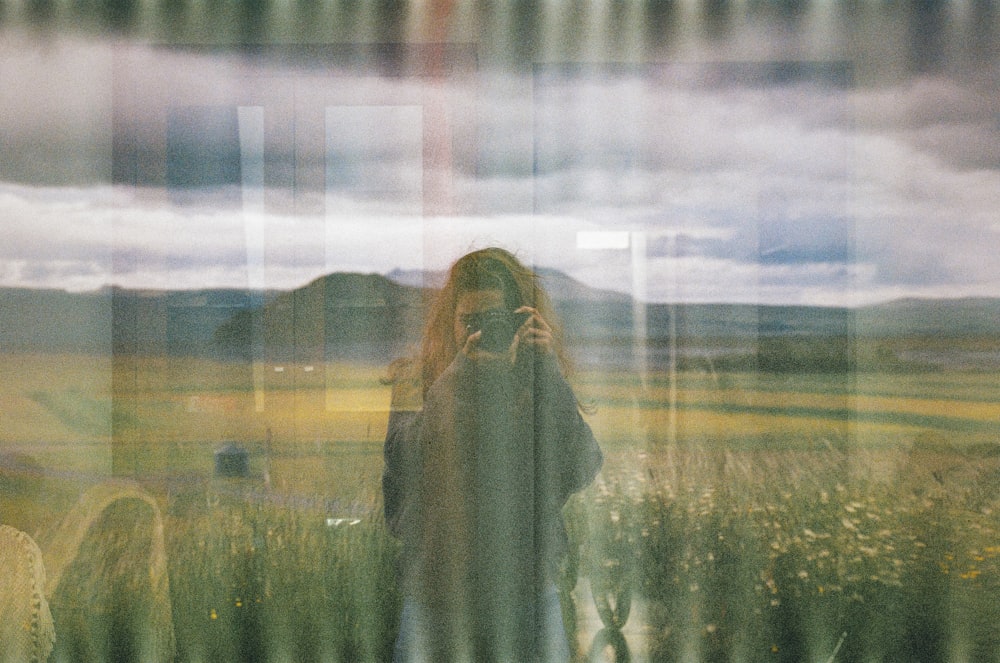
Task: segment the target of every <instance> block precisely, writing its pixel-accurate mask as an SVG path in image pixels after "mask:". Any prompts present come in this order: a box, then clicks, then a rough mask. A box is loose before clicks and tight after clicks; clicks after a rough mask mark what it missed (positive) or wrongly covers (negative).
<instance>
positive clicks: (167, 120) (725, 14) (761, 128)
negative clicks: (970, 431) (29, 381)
mask: <svg viewBox="0 0 1000 663" xmlns="http://www.w3.org/2000/svg"><path fill="white" fill-rule="evenodd" d="M435 4H436V3H424V4H423V5H419V7H421V8H422V9H417V8H414V9H412V10H411V11H409V12H407V13H405V14H404V15H403V16H402V17H399V16H388V15H378V14H371V15H369V14H366V13H365V12H364V11H361V12H354V13H351V15H350V17H349V18H350V19H351V21H353V22H352V23H350V25H349V26H348V27H343V22H344V21H345V20H346V19H345V16H346V14H345V13H344V10H341V13H340V14H335V15H330V16H326V15H320V16H311V17H310V18H309V20H308V22H306V21H305V19H303V18H302V17H299V16H295V15H289V16H284V15H282V14H280V11H279V10H278V9H273V10H272V11H271V12H270V13H269V14H265V15H261V16H247V15H242V16H241V17H237V18H240V20H239V21H235V22H233V21H228V20H227V19H226V17H221V18H220V17H214V18H211V20H215V21H217V22H218V25H219V26H220V27H219V30H218V31H216V32H213V31H211V30H209V29H208V28H206V27H205V24H206V20H207V19H206V18H205V17H204V16H194V17H188V16H185V15H183V14H178V15H174V16H172V17H170V20H169V21H168V20H167V18H165V17H164V15H163V14H156V15H151V16H144V15H142V13H141V10H135V13H134V14H129V15H127V16H125V17H124V19H122V17H117V18H115V20H110V19H109V18H108V17H107V16H105V17H101V16H96V17H93V18H92V20H89V22H88V20H83V21H82V23H83V27H82V28H81V27H77V26H75V23H74V21H73V20H71V19H70V18H66V17H62V16H60V15H45V16H41V17H38V16H33V15H29V14H24V15H23V16H21V15H19V14H17V12H12V13H8V15H7V18H6V22H4V23H0V86H2V89H3V93H2V94H0V223H2V224H3V225H2V227H3V235H2V237H3V240H4V241H3V242H2V243H0V285H5V286H26V287H55V288H67V289H71V290H88V289H94V288H99V287H101V286H103V285H107V284H112V283H113V284H117V285H123V286H131V287H156V288H198V287H219V286H232V287H247V286H248V285H249V286H255V287H269V288H290V287H296V286H299V285H302V284H304V283H306V282H308V281H310V280H311V279H313V278H316V277H317V276H320V275H322V274H324V273H327V272H331V271H363V272H379V273H385V272H388V271H390V270H392V269H394V268H402V269H440V268H442V267H444V266H446V265H447V264H448V263H449V262H450V261H451V260H453V259H454V258H456V257H458V256H459V255H461V253H462V252H464V251H466V250H468V249H470V248H475V247H480V246H485V245H489V244H495V243H499V244H502V245H504V246H507V247H508V248H512V249H514V250H515V251H516V252H518V253H519V254H520V255H521V256H522V257H524V258H525V259H526V260H528V261H530V262H532V263H534V264H537V265H542V266H546V267H554V268H558V269H562V270H564V271H566V272H567V273H569V274H571V275H572V276H574V277H576V278H577V279H579V280H581V281H583V282H585V283H588V284H590V285H593V286H596V287H602V288H611V289H616V290H620V291H623V292H629V293H632V294H634V295H636V296H638V297H641V298H643V299H647V300H652V301H700V302H705V301H737V302H761V303H806V304H820V305H856V304H866V303H871V302H878V301H885V300H890V299H894V298H898V297H905V296H923V297H952V296H1000V251H998V250H997V249H998V247H1000V46H998V44H1000V12H998V11H996V10H991V9H989V8H988V7H986V6H985V5H981V4H980V3H961V2H956V3H951V4H948V3H944V4H942V5H941V6H940V7H933V8H931V9H926V10H919V11H918V10H914V11H912V12H910V11H906V10H903V9H900V8H898V7H897V8H895V9H893V10H892V11H893V12H894V13H889V11H890V10H888V9H884V8H883V9H874V8H872V7H869V6H868V5H861V6H858V5H855V4H854V3H851V4H850V7H851V8H849V9H844V8H843V7H844V6H847V5H844V6H841V5H838V4H836V3H815V4H814V5H809V4H808V3H807V4H804V5H803V7H804V9H802V10H796V11H794V12H792V11H787V12H785V13H781V12H777V13H775V12H768V11H764V10H762V9H761V8H760V6H757V5H751V7H756V9H748V8H747V7H748V5H746V3H726V2H721V3H719V2H713V3H698V2H689V3H677V7H679V8H680V9H678V10H677V11H675V12H673V13H671V14H667V15H664V14H662V13H658V12H655V11H652V10H651V9H649V8H648V7H646V6H645V5H643V4H642V3H639V2H636V3H624V4H622V5H618V4H614V3H607V4H605V3H600V2H597V3H592V4H590V5H588V9H587V10H586V11H583V10H581V11H575V12H572V11H565V12H562V13H559V12H557V11H556V10H555V9H554V7H559V6H561V5H559V4H556V5H552V4H549V5H546V6H547V7H548V9H547V10H544V11H533V12H530V13H525V12H523V11H522V12H521V13H517V14H515V13H504V12H499V11H494V12H492V13H483V11H482V10H476V11H471V10H469V11H466V10H463V9H462V7H461V5H460V6H459V8H458V9H454V8H453V9H452V10H451V11H450V12H442V13H440V14H439V15H436V16H435V15H433V14H434V10H435ZM332 6H333V7H334V9H336V7H337V6H339V5H338V3H332ZM416 6H417V5H415V7H416ZM567 6H569V5H567ZM620 6H622V7H625V9H618V7H620ZM190 7H194V9H190ZM198 7H200V5H199V4H198V3H194V5H189V11H197V10H198ZM706 7H710V8H711V9H706ZM838 7H839V9H838ZM879 7H882V6H881V5H879ZM522 9H523V7H522ZM578 9H579V7H578ZM765 9H766V7H765ZM25 11H27V10H25ZM317 11H319V10H317ZM322 11H334V10H322ZM122 20H124V21H125V22H124V24H123V23H122V22H121V21H122ZM211 20H209V21H208V22H209V23H211ZM102 21H103V22H102ZM116 21H117V22H116ZM326 21H329V22H330V23H329V24H330V25H337V26H341V27H338V28H336V29H334V28H330V29H329V30H327V31H326V32H324V31H323V30H324V28H322V26H324V25H327V23H326ZM234 25H235V26H236V27H233V26H234ZM316 26H321V27H316ZM227 30H235V31H236V32H235V33H233V32H227ZM345 30H349V31H351V32H350V35H347V36H345V34H344V31H345ZM248 33H249V34H248ZM247 41H252V42H253V43H254V44H260V43H266V44H267V46H266V47H254V48H249V49H248V48H240V47H239V45H238V44H239V43H240V42H247ZM304 44H308V45H304ZM386 44H393V45H389V46H387V45H386Z"/></svg>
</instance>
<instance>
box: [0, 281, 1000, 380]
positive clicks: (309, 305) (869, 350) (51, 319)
mask: <svg viewBox="0 0 1000 663" xmlns="http://www.w3.org/2000/svg"><path fill="white" fill-rule="evenodd" d="M539 275H540V277H541V279H542V283H543V286H544V287H545V288H546V290H547V291H548V292H549V293H550V295H551V297H552V299H553V304H554V306H555V308H556V311H557V313H558V315H559V317H560V319H561V321H562V323H563V327H564V329H565V330H566V336H567V339H568V341H569V343H570V344H571V345H572V346H574V348H573V349H574V353H575V354H576V355H577V356H579V357H581V358H582V360H583V361H585V362H595V363H600V364H614V365H620V366H630V365H631V366H634V365H635V362H636V361H640V360H641V361H642V362H643V363H644V365H647V366H653V367H656V366H660V365H664V364H666V363H669V362H670V361H673V360H676V361H679V362H681V363H682V364H683V362H685V361H690V362H695V363H697V362H700V361H706V359H705V358H706V357H709V358H712V359H711V361H715V362H716V364H715V366H716V367H717V368H718V367H723V368H724V367H730V368H734V369H737V368H738V369H741V370H796V369H800V368H802V367H803V366H806V367H808V368H817V367H826V369H825V370H851V369H853V368H854V367H856V366H858V364H857V363H855V362H867V363H868V364H870V365H872V366H876V367H878V368H880V369H884V368H886V367H890V368H893V370H896V369H898V370H905V369H907V367H911V368H912V362H910V363H909V364H908V363H907V362H908V361H909V360H908V359H905V358H904V359H901V357H903V356H904V355H905V354H906V353H907V352H909V353H910V354H911V355H912V354H913V348H912V347H910V345H912V343H913V342H914V341H915V340H916V339H920V342H921V343H922V344H923V345H922V346H921V348H920V352H921V353H923V354H922V355H921V356H927V353H926V349H927V344H931V345H933V346H934V347H935V349H934V352H936V353H938V354H940V353H945V354H948V353H950V355H949V356H952V357H953V356H954V355H955V353H960V352H963V351H965V352H966V353H967V354H969V353H971V354H969V357H972V356H973V355H975V357H977V358H980V357H983V356H986V357H993V356H994V355H996V357H998V358H1000V349H998V342H997V341H996V339H1000V299H989V298H982V299H942V300H929V299H905V300H898V301H893V302H888V303H885V304H879V305H875V306H867V307H862V308H858V309H847V308H834V307H812V306H760V305H750V304H677V305H670V304H644V303H637V302H633V301H632V300H631V298H630V297H629V296H628V295H625V294H622V293H618V292H613V291H607V290H598V289H594V288H591V287H589V286H587V285H585V284H583V283H581V282H579V281H577V280H575V279H573V278H571V277H570V276H568V275H566V274H563V273H561V272H558V271H555V270H549V269H540V270H539ZM444 276H445V275H444V273H438V272H428V273H424V272H419V271H401V270H395V271H394V272H391V273H389V274H388V275H386V276H381V275H378V274H354V273H334V274H329V275H327V276H323V277H320V278H317V279H315V280H314V281H312V282H310V283H309V284H307V285H305V286H303V287H301V288H297V289H295V290H291V291H280V292H279V291H267V292H251V291H247V290H240V289H206V290H198V291H166V290H164V291H158V290H130V289H123V288H117V287H113V288H105V289H102V290H100V291H97V292H90V293H68V292H65V291H59V290H30V289H24V288H0V351H2V352H85V353H96V354H108V353H111V352H114V353H118V354H146V355H168V356H169V355H175V356H176V355H188V356H208V357H216V358H250V357H258V358H264V357H266V358H268V359H273V360H281V361H295V360H302V361H322V360H329V359H337V358H349V359H356V360H364V361H374V362H388V361H389V360H390V359H391V358H392V357H395V356H398V355H401V354H403V353H405V352H407V351H408V349H409V348H411V347H412V346H413V345H414V344H416V343H418V342H419V335H420V332H421V329H422V326H423V311H424V306H425V302H427V301H429V297H430V296H432V295H433V293H434V290H433V289H432V288H426V287H423V285H422V284H425V283H440V281H441V279H443V278H444ZM908 344H909V345H908ZM963 348H965V349H964V350H963ZM941 356H944V355H941ZM948 361H951V360H950V359H946V360H944V361H943V362H942V363H948ZM977 361H979V359H977ZM991 361H994V363H1000V359H994V360H991ZM726 362H729V364H727V363H726Z"/></svg>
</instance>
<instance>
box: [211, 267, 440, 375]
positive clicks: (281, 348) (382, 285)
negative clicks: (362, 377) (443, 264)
mask: <svg viewBox="0 0 1000 663" xmlns="http://www.w3.org/2000/svg"><path fill="white" fill-rule="evenodd" d="M423 297H424V291H423V290H421V289H418V288H413V287H410V286H405V285H400V284H399V283H396V282H394V281H390V280H389V279H387V278H385V277H384V276H379V275H377V274H344V273H337V274H330V275H328V276H324V277H321V278H318V279H316V280H314V281H312V282H311V283H309V284H308V285H306V286H303V287H302V288H298V289H296V290H293V291H291V292H285V293H282V294H280V295H278V296H276V297H274V298H273V299H272V300H271V301H269V302H268V303H267V304H266V305H265V306H263V307H260V308H255V309H246V310H242V311H239V312H237V313H236V314H235V315H233V316H232V317H231V318H230V319H229V320H227V321H226V322H225V323H223V324H222V325H220V326H219V327H218V329H217V330H216V332H215V334H214V336H213V340H214V342H215V344H216V346H217V348H218V349H219V350H220V351H221V352H223V353H224V354H225V355H227V356H234V357H251V356H254V357H260V356H265V357H268V358H271V359H274V360H281V361H299V360H303V361H323V360H329V359H336V358H349V359H364V360H380V359H381V360H387V359H388V358H389V357H392V356H394V355H398V354H401V353H402V352H403V351H404V350H405V347H406V346H407V344H409V343H415V342H417V341H418V340H419V336H420V330H421V328H422V326H423V315H422V306H423Z"/></svg>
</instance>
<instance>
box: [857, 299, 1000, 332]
mask: <svg viewBox="0 0 1000 663" xmlns="http://www.w3.org/2000/svg"><path fill="white" fill-rule="evenodd" d="M856 315H857V328H858V332H859V333H861V334H864V335H866V336H872V337H906V336H922V337H938V338H952V337H974V336H979V337H993V338H1000V334H998V331H1000V299H995V298H986V297H967V298H961V299H912V298H911V299H899V300H895V301H891V302H888V303H885V304H878V305H875V306H867V307H864V308H860V309H858V310H857V313H856Z"/></svg>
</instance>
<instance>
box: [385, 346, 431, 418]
mask: <svg viewBox="0 0 1000 663" xmlns="http://www.w3.org/2000/svg"><path fill="white" fill-rule="evenodd" d="M385 382H386V384H389V385H391V386H392V405H391V406H392V409H393V410H419V409H420V408H421V407H423V378H422V368H421V363H420V360H419V359H416V358H414V357H400V358H399V359H395V360H393V361H392V363H390V364H389V370H388V372H387V375H386V378H385Z"/></svg>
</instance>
